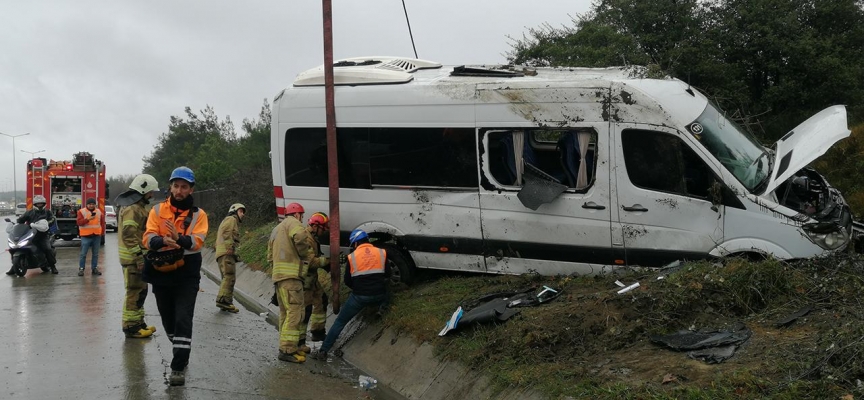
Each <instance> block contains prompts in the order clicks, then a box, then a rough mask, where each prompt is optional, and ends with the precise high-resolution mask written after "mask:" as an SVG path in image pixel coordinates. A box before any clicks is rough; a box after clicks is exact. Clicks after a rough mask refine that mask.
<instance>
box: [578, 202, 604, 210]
mask: <svg viewBox="0 0 864 400" xmlns="http://www.w3.org/2000/svg"><path fill="white" fill-rule="evenodd" d="M582 208H590V209H592V210H605V209H606V206H601V205H597V203H595V202H593V201H589V202H587V203H585V204H582Z"/></svg>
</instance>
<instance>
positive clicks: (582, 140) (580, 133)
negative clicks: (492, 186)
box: [487, 128, 597, 191]
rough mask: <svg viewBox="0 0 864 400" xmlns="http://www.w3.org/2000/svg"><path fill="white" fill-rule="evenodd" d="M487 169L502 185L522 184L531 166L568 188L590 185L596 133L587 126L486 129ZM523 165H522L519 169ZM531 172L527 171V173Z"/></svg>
mask: <svg viewBox="0 0 864 400" xmlns="http://www.w3.org/2000/svg"><path fill="white" fill-rule="evenodd" d="M487 131H488V132H489V133H488V134H487V135H488V146H489V149H488V151H489V170H490V172H491V173H492V177H493V178H494V179H495V180H496V181H497V182H498V183H499V184H501V185H503V186H517V187H521V186H522V179H520V177H521V176H522V174H523V173H524V171H525V168H524V165H526V164H527V165H531V166H533V167H535V168H537V169H539V170H540V171H542V172H543V173H545V174H546V175H547V178H548V177H551V178H553V179H554V180H556V181H558V183H561V184H562V185H565V186H567V187H568V188H569V189H575V190H577V191H581V190H585V189H587V188H589V187H591V184H592V183H593V181H594V174H595V166H596V161H597V158H596V157H597V151H596V149H597V134H596V133H594V131H593V130H586V129H575V128H574V129H567V130H558V129H512V130H510V129H504V130H500V131H499V130H497V129H495V130H492V129H489V130H487ZM520 163H521V164H522V166H523V168H518V167H519V166H520ZM529 173H530V172H529Z"/></svg>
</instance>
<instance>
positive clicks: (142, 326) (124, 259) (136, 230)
mask: <svg viewBox="0 0 864 400" xmlns="http://www.w3.org/2000/svg"><path fill="white" fill-rule="evenodd" d="M158 190H159V182H157V181H156V178H154V177H153V176H152V175H148V174H141V175H138V176H136V177H135V179H132V183H130V184H129V190H127V191H125V192H123V193H121V194H120V195H119V196H117V199H115V200H114V204H115V205H117V206H119V207H120V210H119V216H120V217H119V219H118V221H117V226H119V227H120V239H119V241H118V244H117V253H119V255H120V267H121V268H123V283H124V286H125V287H126V299H125V301H123V317H122V320H123V325H122V329H123V333H124V334H125V335H126V337H127V338H134V339H143V338H148V337H150V336H152V335H153V332H156V327H155V326H148V325H147V323H146V322H144V301H145V300H147V283H145V282H144V281H143V280H142V279H141V273H142V272H143V270H144V251H143V250H142V249H141V240H142V239H143V237H144V229H145V228H146V227H147V210H146V209H145V208H144V207H145V206H146V205H147V204H149V203H150V199H151V198H152V197H153V192H155V191H158Z"/></svg>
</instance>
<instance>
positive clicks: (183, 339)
mask: <svg viewBox="0 0 864 400" xmlns="http://www.w3.org/2000/svg"><path fill="white" fill-rule="evenodd" d="M174 341H175V342H186V343H192V338H185V337H181V336H176V337H174Z"/></svg>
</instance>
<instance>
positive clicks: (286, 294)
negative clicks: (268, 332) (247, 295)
mask: <svg viewBox="0 0 864 400" xmlns="http://www.w3.org/2000/svg"><path fill="white" fill-rule="evenodd" d="M304 297H305V296H304V293H303V281H302V280H300V279H285V280H281V281H279V282H276V298H277V299H278V301H279V350H280V351H281V352H283V353H288V354H291V353H294V352H296V351H297V347H298V343H299V342H300V339H303V340H305V339H306V330H305V329H304V326H303V316H304V307H303V302H304V300H305V298H304Z"/></svg>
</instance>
